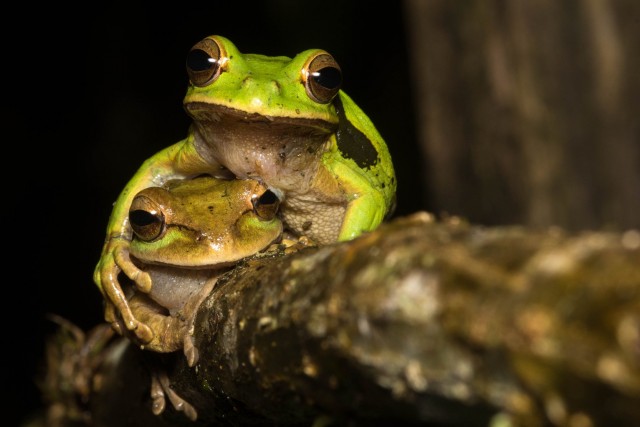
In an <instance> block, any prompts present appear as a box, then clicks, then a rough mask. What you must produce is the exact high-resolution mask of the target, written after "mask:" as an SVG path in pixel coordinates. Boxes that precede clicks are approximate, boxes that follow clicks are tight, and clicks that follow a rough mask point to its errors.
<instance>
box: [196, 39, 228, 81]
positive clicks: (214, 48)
mask: <svg viewBox="0 0 640 427" xmlns="http://www.w3.org/2000/svg"><path fill="white" fill-rule="evenodd" d="M226 60H227V58H226V52H225V51H224V48H223V47H222V46H221V45H220V43H218V42H217V41H216V39H215V38H213V37H207V38H206V39H204V40H201V41H199V42H198V43H196V44H195V45H194V46H193V47H192V48H191V50H190V51H189V53H188V54H187V74H188V75H189V80H191V83H193V84H194V85H196V86H200V87H202V86H206V85H208V84H211V83H212V82H213V81H215V80H216V79H217V78H218V76H219V75H220V73H222V71H223V68H224V67H223V66H224V63H225V62H226Z"/></svg>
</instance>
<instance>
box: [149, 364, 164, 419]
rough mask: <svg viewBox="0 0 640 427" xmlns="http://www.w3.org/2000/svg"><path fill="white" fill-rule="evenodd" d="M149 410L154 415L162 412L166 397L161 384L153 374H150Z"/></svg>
mask: <svg viewBox="0 0 640 427" xmlns="http://www.w3.org/2000/svg"><path fill="white" fill-rule="evenodd" d="M151 400H152V403H151V411H152V412H153V414H154V415H160V414H162V413H163V412H164V408H165V406H166V399H165V397H164V391H163V390H162V386H161V385H160V382H159V381H158V378H157V377H156V376H155V375H153V374H152V375H151Z"/></svg>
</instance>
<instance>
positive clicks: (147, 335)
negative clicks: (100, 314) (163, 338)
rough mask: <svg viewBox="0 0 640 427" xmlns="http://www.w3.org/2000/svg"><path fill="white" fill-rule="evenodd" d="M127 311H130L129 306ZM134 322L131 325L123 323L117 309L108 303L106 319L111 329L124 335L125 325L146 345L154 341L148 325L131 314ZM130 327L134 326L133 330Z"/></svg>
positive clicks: (105, 311)
mask: <svg viewBox="0 0 640 427" xmlns="http://www.w3.org/2000/svg"><path fill="white" fill-rule="evenodd" d="M127 309H129V307H128V305H127ZM131 316H132V321H131V322H130V323H126V322H123V319H122V318H121V317H119V316H118V315H117V314H116V307H115V306H114V305H113V304H111V303H109V302H107V303H106V304H105V308H104V319H105V320H106V321H107V322H108V323H109V324H111V328H112V329H113V330H114V331H116V332H117V333H118V334H119V335H124V332H125V329H124V327H123V323H125V325H127V329H128V330H132V331H133V333H134V334H135V336H136V338H137V339H138V340H139V341H140V342H141V343H142V344H143V345H144V344H148V343H150V342H151V341H152V340H153V337H154V333H153V331H152V330H151V328H149V326H147V325H146V324H144V323H142V322H140V321H139V320H137V319H135V317H133V313H132V314H131ZM129 325H132V328H129Z"/></svg>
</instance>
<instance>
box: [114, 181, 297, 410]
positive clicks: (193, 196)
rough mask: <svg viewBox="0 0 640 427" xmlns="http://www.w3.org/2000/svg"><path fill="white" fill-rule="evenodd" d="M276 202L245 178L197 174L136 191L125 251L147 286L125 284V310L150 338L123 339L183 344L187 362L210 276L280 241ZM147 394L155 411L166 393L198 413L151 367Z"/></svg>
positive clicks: (166, 346) (159, 348) (160, 346)
mask: <svg viewBox="0 0 640 427" xmlns="http://www.w3.org/2000/svg"><path fill="white" fill-rule="evenodd" d="M279 205H280V200H279V199H278V198H277V197H276V196H275V194H274V193H273V192H272V191H271V190H269V189H267V188H266V186H265V185H263V184H262V183H260V182H258V181H255V180H250V179H242V180H241V179H232V180H221V179H216V178H213V177H210V176H201V177H197V178H194V179H191V180H172V181H169V182H167V183H166V184H165V185H164V186H163V187H149V188H146V189H144V190H142V191H140V192H139V193H137V194H136V195H135V197H134V198H133V201H132V203H131V207H130V209H129V223H130V225H131V227H132V230H133V237H132V240H131V245H130V256H131V260H132V262H133V263H134V264H135V265H136V267H137V268H139V269H140V270H141V271H144V272H145V273H146V274H148V275H149V276H150V277H151V280H152V283H153V286H152V287H151V289H150V291H149V292H148V293H144V292H140V291H139V290H138V289H137V288H136V287H135V286H132V287H131V288H127V287H125V288H124V291H125V294H126V295H127V301H128V304H129V308H130V310H131V312H132V313H133V315H134V316H135V317H136V319H138V321H140V322H142V323H143V324H144V325H145V327H146V328H148V329H149V330H150V331H151V332H152V338H151V339H150V340H144V341H142V342H140V341H141V340H140V339H139V338H138V337H137V335H136V334H131V336H129V338H131V339H132V340H133V341H134V342H137V343H138V344H140V345H141V346H142V347H143V348H144V349H147V350H152V351H156V352H161V353H169V352H174V351H178V350H180V349H182V350H183V352H184V354H185V356H186V359H187V363H188V365H189V366H194V365H195V364H196V363H197V361H198V350H197V348H196V346H195V342H194V340H193V332H194V325H193V324H194V320H195V316H196V314H197V310H198V308H199V307H200V304H201V303H202V302H203V301H204V299H205V298H206V297H207V296H208V295H209V294H210V293H211V290H212V289H213V287H214V286H215V283H216V280H217V278H218V277H219V276H220V275H221V274H223V273H224V272H226V271H228V270H229V269H230V268H232V267H233V266H234V265H236V264H237V263H238V261H240V260H242V259H245V258H247V257H249V256H252V255H254V254H257V253H259V252H261V251H264V250H266V249H270V248H271V249H278V248H280V247H281V246H282V245H279V244H278V243H279V242H280V241H281V239H282V237H283V225H282V221H281V220H280V219H279V217H278V215H277V213H278V209H279ZM287 242H289V243H291V242H292V240H290V239H287ZM112 316H113V324H114V329H116V330H118V331H119V332H120V333H123V334H125V335H129V333H128V331H127V330H126V329H124V330H123V328H122V325H121V320H120V318H119V317H118V316H117V315H116V314H115V313H113V314H112ZM151 395H152V397H153V412H154V413H156V414H160V413H161V412H162V411H163V410H164V407H165V396H166V397H168V398H169V400H170V401H171V403H172V404H173V406H174V407H175V408H176V409H177V410H180V411H183V412H184V413H185V415H186V416H187V417H189V418H190V419H196V418H197V412H196V410H195V408H193V406H191V405H190V404H189V403H188V402H186V401H185V400H184V399H182V398H181V397H180V396H178V395H177V393H176V392H175V391H174V390H172V389H171V386H170V384H169V382H168V378H167V376H166V374H165V373H164V372H162V371H155V372H152V383H151Z"/></svg>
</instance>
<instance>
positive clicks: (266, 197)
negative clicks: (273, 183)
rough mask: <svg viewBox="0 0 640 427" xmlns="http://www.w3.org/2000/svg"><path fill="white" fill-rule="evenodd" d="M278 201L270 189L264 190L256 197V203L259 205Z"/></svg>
mask: <svg viewBox="0 0 640 427" xmlns="http://www.w3.org/2000/svg"><path fill="white" fill-rule="evenodd" d="M276 202H278V196H276V195H275V193H274V192H273V191H271V190H267V191H265V192H264V193H263V194H262V196H260V197H259V198H258V203H260V204H261V205H272V204H274V203H276Z"/></svg>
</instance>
